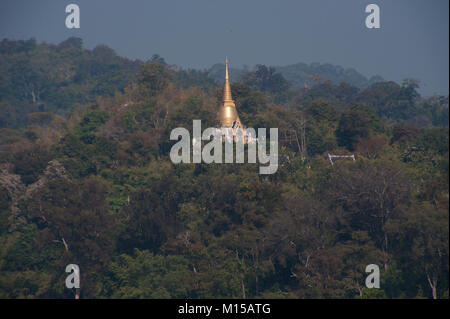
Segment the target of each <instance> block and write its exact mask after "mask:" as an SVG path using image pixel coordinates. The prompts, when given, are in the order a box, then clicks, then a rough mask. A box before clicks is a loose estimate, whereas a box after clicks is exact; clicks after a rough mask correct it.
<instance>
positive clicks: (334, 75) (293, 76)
mask: <svg viewBox="0 0 450 319" xmlns="http://www.w3.org/2000/svg"><path fill="white" fill-rule="evenodd" d="M275 69H276V71H277V72H279V73H281V74H282V75H283V76H284V77H285V78H286V79H287V80H288V81H289V82H291V83H292V85H293V86H294V87H305V86H308V87H311V86H312V85H314V84H315V83H316V82H317V81H324V80H325V81H326V80H328V81H331V82H332V83H334V84H339V83H341V82H346V83H348V84H350V85H352V86H355V87H357V88H359V89H361V90H362V89H365V88H367V87H369V86H370V85H372V84H373V83H376V82H383V81H384V79H383V78H382V77H381V76H379V75H375V76H372V77H371V78H369V79H368V78H366V77H365V76H364V75H362V74H361V73H359V72H358V71H356V70H355V69H353V68H344V67H342V66H339V65H333V64H330V63H310V64H306V63H302V62H300V63H296V64H291V65H287V66H275ZM224 70H225V64H223V63H217V64H214V65H213V66H212V67H211V68H209V69H208V75H209V76H210V77H211V78H213V79H215V80H217V81H222V80H223V78H224V76H225V71H224ZM247 71H251V70H245V69H239V68H231V69H230V78H231V81H239V79H240V78H241V77H242V75H243V74H244V73H245V72H247Z"/></svg>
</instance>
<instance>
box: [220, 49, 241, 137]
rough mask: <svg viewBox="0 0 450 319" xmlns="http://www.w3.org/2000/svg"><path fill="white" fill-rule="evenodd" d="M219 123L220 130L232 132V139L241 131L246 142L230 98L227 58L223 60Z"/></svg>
mask: <svg viewBox="0 0 450 319" xmlns="http://www.w3.org/2000/svg"><path fill="white" fill-rule="evenodd" d="M219 121H220V125H221V127H222V129H226V130H227V131H229V129H231V131H232V132H233V138H234V140H236V136H237V135H236V133H237V130H238V129H241V130H242V132H243V136H244V143H246V142H247V137H246V130H245V127H244V126H243V125H242V122H241V120H240V118H239V115H238V112H237V109H236V104H234V101H233V98H232V96H231V87H230V79H229V76H228V58H226V59H225V84H224V87H223V104H222V106H221V108H220V111H219Z"/></svg>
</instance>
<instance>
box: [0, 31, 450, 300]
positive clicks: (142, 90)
mask: <svg viewBox="0 0 450 319" xmlns="http://www.w3.org/2000/svg"><path fill="white" fill-rule="evenodd" d="M0 56H1V59H2V63H1V64H0V68H1V69H0V77H1V81H0V104H1V105H2V108H1V111H0V112H1V114H0V124H1V126H2V128H1V130H0V298H48V297H56V298H73V296H74V292H73V291H71V290H69V289H67V288H65V277H66V276H67V274H66V273H65V272H64V270H65V266H66V265H67V264H70V263H74V264H78V265H79V266H80V270H81V297H82V298H111V297H114V298H225V297H227V298H448V290H449V263H448V260H449V247H448V239H449V238H448V237H449V232H448V229H449V228H448V227H449V210H448V199H449V192H448V189H449V149H448V134H449V131H448V97H447V98H445V97H430V98H422V97H420V96H419V94H418V93H417V90H416V89H417V86H416V84H415V83H414V82H413V81H405V82H404V83H403V84H402V85H398V84H396V83H394V82H377V83H374V84H371V85H369V86H368V87H367V88H366V89H364V90H361V89H359V88H356V87H354V86H352V85H350V84H346V83H341V84H333V82H327V81H325V82H323V81H320V82H317V83H316V85H314V86H312V87H311V88H297V87H296V86H295V85H291V83H290V82H289V81H288V80H286V78H285V77H283V76H282V75H281V74H279V73H277V71H276V69H273V68H268V67H266V66H258V68H257V69H256V70H255V71H250V72H248V73H246V74H244V75H242V82H234V83H233V84H232V94H233V98H234V99H235V101H236V104H237V108H238V111H239V114H240V117H241V119H242V121H243V123H244V124H245V125H246V126H248V127H255V128H258V127H266V128H270V127H277V128H278V129H279V142H280V167H279V168H278V171H277V172H276V173H275V174H273V175H259V174H258V167H259V164H226V165H225V164H223V165H220V164H209V165H208V164H178V165H175V164H173V163H172V162H171V161H170V158H169V151H170V148H171V145H173V143H174V142H173V141H170V139H169V136H170V132H171V130H172V129H173V128H175V127H179V126H182V127H185V128H187V129H188V130H191V127H192V120H194V119H201V120H202V127H203V128H206V127H208V126H215V125H216V123H217V117H216V116H217V111H218V108H219V105H220V101H221V96H222V87H221V84H220V83H216V82H215V81H213V80H211V77H210V76H209V75H208V72H203V71H195V70H180V69H178V68H175V67H173V66H169V65H167V64H166V63H165V61H164V60H163V59H162V58H161V57H159V56H154V57H153V58H152V59H151V61H149V62H147V63H144V64H143V63H140V62H131V61H129V60H126V59H123V58H120V57H117V56H116V55H115V54H114V52H113V51H112V50H111V49H109V48H107V47H104V46H100V47H97V48H96V49H94V50H92V51H89V50H85V49H83V48H82V46H81V43H80V42H79V40H77V39H69V40H67V41H65V42H63V43H61V44H59V45H57V46H54V45H50V44H45V43H44V44H36V43H35V42H34V41H32V40H31V41H7V40H4V41H3V42H1V43H0ZM50 61H51V63H50ZM19 67H20V68H21V69H20V68H19ZM138 67H139V69H138V71H137V73H136V72H135V71H134V70H135V68H138ZM18 68H19V69H18ZM44 84H45V86H44ZM62 110H65V111H67V112H62ZM26 115H27V116H26ZM63 115H65V116H63ZM25 119H26V120H25ZM328 153H330V154H340V155H345V154H355V156H356V161H352V160H345V159H343V160H340V161H336V162H334V163H333V165H332V164H331V163H330V162H329V161H328V159H327V154H328ZM368 264H377V265H379V266H380V269H381V289H378V290H374V289H370V290H369V289H367V288H365V284H364V282H365V277H366V276H367V274H366V273H365V267H366V266H367V265H368Z"/></svg>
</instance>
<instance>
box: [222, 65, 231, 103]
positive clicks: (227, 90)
mask: <svg viewBox="0 0 450 319" xmlns="http://www.w3.org/2000/svg"><path fill="white" fill-rule="evenodd" d="M223 101H224V102H233V98H232V97H231V87H230V80H229V77H228V58H225V85H224V87H223Z"/></svg>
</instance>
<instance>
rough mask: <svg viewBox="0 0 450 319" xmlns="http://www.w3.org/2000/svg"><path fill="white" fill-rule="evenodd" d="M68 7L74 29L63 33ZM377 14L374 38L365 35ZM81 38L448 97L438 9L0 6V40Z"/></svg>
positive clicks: (7, 1) (98, 0) (124, 50)
mask: <svg viewBox="0 0 450 319" xmlns="http://www.w3.org/2000/svg"><path fill="white" fill-rule="evenodd" d="M70 3H75V4H78V5H79V7H80V11H81V28H80V29H67V28H66V27H65V19H66V15H67V14H66V13H65V7H66V5H68V4H70ZM370 3H375V4H378V5H379V7H380V9H381V28H380V29H367V28H366V27H365V22H364V21H365V18H366V16H367V15H368V14H367V13H365V7H366V5H368V4H370ZM70 36H77V37H81V38H82V39H83V41H84V44H85V46H87V47H88V48H93V47H95V46H96V45H98V44H106V45H108V46H110V47H112V48H113V49H115V50H116V52H117V53H118V54H119V55H122V56H127V57H130V58H139V59H142V60H147V59H148V58H150V57H151V56H152V55H153V54H154V53H158V54H160V55H161V56H163V57H164V58H165V59H166V61H167V62H168V63H170V64H177V65H179V66H182V67H192V68H200V69H204V68H207V67H210V66H211V65H213V64H214V63H217V62H222V61H223V60H224V57H225V55H227V56H228V57H229V59H230V64H231V65H232V66H233V65H234V66H235V67H241V66H242V65H249V66H253V65H255V64H259V63H261V64H266V65H288V64H293V63H297V62H306V63H311V62H321V63H324V62H329V63H332V64H338V65H342V66H344V67H353V68H355V69H356V70H357V71H359V72H361V73H362V74H364V75H365V76H368V77H370V76H372V75H376V74H379V75H381V76H382V77H384V78H385V79H388V80H394V81H397V82H401V80H402V79H403V78H406V77H412V78H416V79H419V80H420V81H421V86H422V92H423V93H424V94H426V95H430V94H433V93H435V92H436V93H439V94H445V95H447V94H448V86H449V40H448V36H449V1H448V0H395V1H393V0H389V1H381V0H365V1H361V0H341V1H337V0H289V1H288V0H285V1H284V0H276V1H275V0H227V1H217V0H147V1H144V0H126V1H125V0H123V1H119V0H77V1H70V0H68V1H65V0H54V1H50V0H40V1H25V0H1V1H0V39H3V38H8V39H16V40H20V39H29V38H31V37H34V38H36V40H38V41H47V42H52V43H59V42H61V41H63V40H65V39H67V38H68V37H70Z"/></svg>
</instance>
